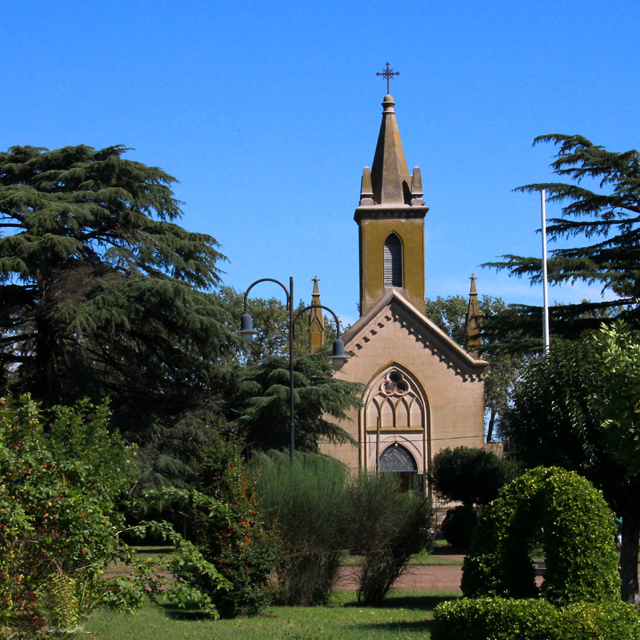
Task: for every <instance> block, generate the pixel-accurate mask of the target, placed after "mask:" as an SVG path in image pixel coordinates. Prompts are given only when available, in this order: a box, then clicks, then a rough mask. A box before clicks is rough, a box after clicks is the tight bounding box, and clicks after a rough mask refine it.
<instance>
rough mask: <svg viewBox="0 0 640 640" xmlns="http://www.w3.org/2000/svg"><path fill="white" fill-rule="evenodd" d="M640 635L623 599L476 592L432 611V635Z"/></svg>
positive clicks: (627, 639)
mask: <svg viewBox="0 0 640 640" xmlns="http://www.w3.org/2000/svg"><path fill="white" fill-rule="evenodd" d="M462 639H463V640H489V639H490V640H568V639H571V640H640V615H639V614H638V611H637V610H636V608H635V607H634V606H633V605H630V604H627V603H625V602H621V601H617V602H607V603H594V602H579V603H574V604H570V605H567V606H565V607H556V606H555V605H553V604H552V603H550V602H547V601H546V600H515V599H511V598H478V599H473V600H470V599H463V600H457V601H456V600H453V601H450V602H445V603H443V604H441V605H439V606H438V607H437V608H436V610H435V613H434V616H433V627H432V630H431V640H462Z"/></svg>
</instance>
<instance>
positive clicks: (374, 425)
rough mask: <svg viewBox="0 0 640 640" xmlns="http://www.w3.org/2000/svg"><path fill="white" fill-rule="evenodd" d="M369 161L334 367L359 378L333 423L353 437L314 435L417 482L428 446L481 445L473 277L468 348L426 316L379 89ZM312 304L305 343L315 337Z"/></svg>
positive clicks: (401, 169)
mask: <svg viewBox="0 0 640 640" xmlns="http://www.w3.org/2000/svg"><path fill="white" fill-rule="evenodd" d="M382 106H383V112H382V124H381V126H380V134H379V136H378V143H377V146H376V150H375V155H374V159H373V165H372V166H371V169H369V167H365V168H364V171H363V174H362V188H361V190H360V203H359V206H358V207H357V208H356V210H355V215H354V220H355V222H356V223H357V225H358V237H359V251H360V319H359V320H358V321H357V322H356V323H355V324H354V325H353V326H352V327H351V328H350V329H349V330H348V331H347V332H346V333H345V334H344V336H343V339H344V343H345V350H346V351H347V352H349V353H350V354H351V356H352V357H351V358H350V359H349V360H348V361H347V362H346V364H345V365H344V367H343V368H342V369H341V370H340V371H338V372H337V373H336V376H339V377H340V378H343V379H346V380H350V381H354V382H360V383H362V384H363V385H364V386H365V387H366V390H365V392H364V395H363V397H362V402H363V407H362V408H360V409H353V410H352V411H351V414H350V416H349V418H350V419H349V420H345V421H343V422H342V423H340V426H341V427H343V428H344V429H345V430H346V431H347V432H348V433H349V434H350V435H351V436H352V437H353V439H354V440H355V441H356V442H357V445H352V444H342V445H336V444H330V443H324V444H322V445H321V451H322V452H323V453H325V454H328V455H331V456H333V457H335V458H337V459H339V460H341V461H342V462H344V463H345V464H346V465H347V466H348V467H349V468H350V469H352V470H354V471H356V470H360V469H366V470H368V471H371V472H375V471H378V470H379V471H390V472H396V473H399V474H401V476H402V477H403V481H406V482H407V483H411V484H412V485H414V486H416V485H415V483H416V482H417V483H418V486H422V487H424V486H425V485H424V478H425V477H426V475H425V474H426V473H427V470H428V467H429V464H430V461H431V460H432V458H433V456H434V455H435V454H436V453H437V452H438V451H439V450H441V449H444V448H446V447H451V448H453V447H458V446H461V445H464V446H467V447H477V448H482V447H483V445H484V372H485V369H486V367H487V363H486V362H485V361H483V360H481V359H480V358H479V357H478V354H477V353H476V352H474V351H473V346H474V345H477V339H476V336H477V333H478V330H479V322H480V319H481V318H480V310H479V306H478V295H477V291H476V287H475V281H474V279H473V278H472V282H471V293H470V297H469V311H468V315H467V335H468V337H469V343H468V344H469V349H470V350H469V351H467V350H465V349H463V348H462V347H461V346H460V345H458V344H457V343H456V342H454V341H453V340H452V339H451V338H449V336H448V335H446V333H445V332H443V331H442V330H441V329H440V328H439V327H437V326H436V325H435V324H434V323H433V322H432V321H431V320H429V318H427V317H426V316H425V244H424V224H425V216H426V215H427V211H428V210H429V207H427V206H426V205H425V202H424V198H423V195H424V194H423V191H422V180H421V176H420V168H419V167H414V169H413V173H411V174H410V173H409V170H408V167H407V161H406V159H405V155H404V150H403V148H402V141H401V139H400V132H399V130H398V124H397V121H396V114H395V103H394V101H393V98H392V97H391V95H389V94H387V95H386V96H385V97H384V101H383V103H382ZM313 304H315V305H318V304H320V293H319V290H318V283H317V280H316V282H315V284H314V295H313ZM322 320H323V319H322V314H321V312H320V309H318V310H317V311H315V312H314V311H312V313H311V318H310V348H311V350H312V351H316V350H317V349H318V348H320V347H321V345H322V341H323V322H322Z"/></svg>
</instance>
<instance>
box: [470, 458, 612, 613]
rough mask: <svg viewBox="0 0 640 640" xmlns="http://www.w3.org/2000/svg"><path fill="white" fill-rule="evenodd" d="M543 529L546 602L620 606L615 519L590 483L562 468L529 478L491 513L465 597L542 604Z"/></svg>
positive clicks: (475, 547)
mask: <svg viewBox="0 0 640 640" xmlns="http://www.w3.org/2000/svg"><path fill="white" fill-rule="evenodd" d="M536 527H540V528H541V529H542V531H543V541H542V546H543V549H544V555H545V559H546V565H547V569H546V573H545V580H544V583H543V585H542V588H541V595H542V596H543V597H544V598H545V599H547V600H549V601H550V602H554V603H557V604H566V603H570V602H580V601H587V602H612V601H616V600H617V599H618V598H619V589H620V581H619V578H618V571H617V555H616V549H615V543H614V537H613V534H614V522H613V515H612V514H611V512H610V511H609V508H608V506H607V503H606V502H605V501H604V498H603V497H602V494H601V493H600V492H599V491H598V490H597V489H595V488H594V487H593V485H592V484H591V483H590V482H589V481H588V480H586V479H585V478H582V477H581V476H578V475H577V474H576V473H571V472H568V471H565V470H563V469H558V468H549V469H545V468H537V469H533V470H532V471H529V472H528V473H526V474H525V475H523V476H521V477H520V478H518V479H517V480H515V481H513V482H512V483H511V484H509V485H507V486H506V487H504V489H503V490H502V492H501V493H500V497H499V498H498V499H497V500H495V501H494V502H492V503H491V504H490V505H489V506H488V507H487V509H486V510H485V512H484V514H483V515H482V518H481V519H480V522H479V524H478V527H477V530H476V534H475V536H474V539H473V540H472V544H471V549H470V552H469V554H468V555H467V557H466V559H465V562H464V569H463V577H462V591H463V593H464V595H465V596H471V597H480V596H503V597H514V598H529V597H536V596H537V595H538V588H537V587H536V584H535V576H534V570H533V565H532V563H531V559H530V557H529V553H530V550H531V545H532V540H533V537H534V534H535V531H536Z"/></svg>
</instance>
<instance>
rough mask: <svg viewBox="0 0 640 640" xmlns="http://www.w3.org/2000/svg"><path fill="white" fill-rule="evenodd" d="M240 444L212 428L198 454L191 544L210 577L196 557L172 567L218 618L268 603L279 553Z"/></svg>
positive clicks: (191, 504) (259, 608)
mask: <svg viewBox="0 0 640 640" xmlns="http://www.w3.org/2000/svg"><path fill="white" fill-rule="evenodd" d="M242 445H243V443H242V442H241V441H239V440H238V439H237V438H236V437H234V436H233V434H231V433H226V432H225V431H224V430H223V429H221V428H212V429H211V431H210V439H209V442H208V444H207V445H206V446H204V447H202V448H201V450H200V456H199V457H200V459H199V462H198V466H197V470H198V477H199V480H198V482H197V483H196V487H195V489H194V490H192V491H191V492H190V498H189V511H188V513H189V516H190V518H189V519H190V524H191V531H192V542H193V545H194V547H195V549H196V550H197V551H198V552H199V553H200V554H201V555H202V558H203V559H204V560H205V562H206V563H209V564H210V565H212V566H213V567H214V568H215V573H212V572H202V571H200V570H199V568H198V563H197V560H198V559H197V558H196V557H195V556H194V560H196V563H195V564H192V563H186V562H185V563H182V564H181V563H174V566H173V570H174V572H177V573H178V575H180V576H182V578H184V579H185V580H186V582H187V583H188V584H191V585H192V586H193V587H194V588H195V589H197V590H199V591H201V592H203V593H204V594H206V595H207V596H208V598H210V600H211V602H212V603H213V605H214V606H215V608H216V609H217V611H218V612H219V613H220V615H222V616H223V617H235V616H237V615H255V614H257V613H259V612H261V611H262V610H263V609H264V608H265V607H267V606H268V605H269V604H270V602H271V595H272V594H271V588H270V585H271V577H272V574H273V571H274V569H275V566H276V562H277V558H278V553H279V544H278V540H277V537H276V536H275V534H274V533H273V532H272V531H271V530H270V529H269V527H267V526H266V525H265V521H264V519H263V514H262V511H261V509H260V505H259V504H258V501H257V498H256V495H255V493H254V487H253V481H252V479H251V478H250V475H249V473H248V470H247V468H246V465H245V463H244V461H243V459H242V448H243V446H242ZM221 507H222V508H221ZM218 574H219V575H221V576H222V577H223V578H224V579H225V580H226V581H228V584H226V585H225V584H224V583H222V582H221V581H220V580H219V578H218Z"/></svg>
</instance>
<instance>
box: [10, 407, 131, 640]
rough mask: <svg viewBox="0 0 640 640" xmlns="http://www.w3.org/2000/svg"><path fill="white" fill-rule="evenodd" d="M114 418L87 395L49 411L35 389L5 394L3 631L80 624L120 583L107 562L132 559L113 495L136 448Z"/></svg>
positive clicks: (124, 485)
mask: <svg viewBox="0 0 640 640" xmlns="http://www.w3.org/2000/svg"><path fill="white" fill-rule="evenodd" d="M108 421H109V410H108V408H107V407H106V406H101V407H97V408H96V407H93V406H92V405H91V404H89V403H88V402H81V403H78V405H76V406H75V407H54V408H53V409H52V410H50V411H49V412H46V413H45V412H43V411H41V410H40V408H39V406H38V405H37V404H36V403H34V402H33V401H32V400H31V399H30V398H29V397H28V396H24V397H22V398H20V399H19V400H15V401H14V400H8V399H5V398H2V399H1V400H0V635H1V636H2V637H16V638H18V637H21V638H22V637H27V638H28V637H33V636H35V635H37V634H39V633H42V632H45V630H46V632H47V633H48V634H49V635H56V634H63V633H64V632H66V631H68V630H70V629H72V628H74V627H75V626H76V624H77V623H78V622H79V620H80V618H81V616H82V615H84V614H86V613H87V612H88V611H90V610H91V609H92V608H93V607H95V606H96V605H97V604H99V603H100V602H101V601H103V598H104V596H105V592H112V591H113V589H115V586H114V583H113V582H109V581H107V580H104V579H103V578H102V576H101V573H102V571H103V570H104V569H105V568H106V567H107V565H108V564H109V563H110V562H113V561H115V560H120V561H127V562H128V561H129V559H130V557H129V556H128V553H127V549H126V547H123V545H121V544H120V542H119V540H118V532H119V530H120V529H121V527H122V525H123V521H122V518H121V516H120V515H119V514H118V513H117V511H116V509H115V502H116V500H117V499H118V498H119V497H120V495H121V494H122V492H123V491H125V490H129V489H130V487H131V484H132V482H133V478H134V474H135V459H134V453H135V452H134V450H133V449H131V448H129V447H126V446H125V445H124V444H123V443H122V441H121V440H120V438H119V437H118V436H117V435H114V434H110V433H109V430H108V428H107V425H108ZM45 425H46V426H47V428H48V432H49V433H48V434H45ZM140 597H141V595H140ZM12 634H14V635H12Z"/></svg>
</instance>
